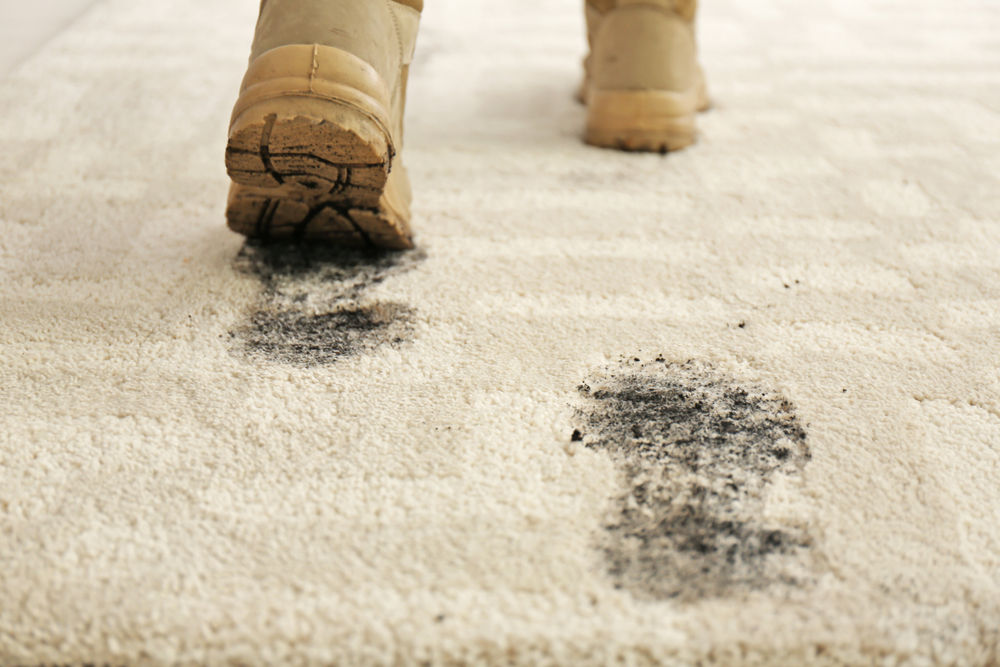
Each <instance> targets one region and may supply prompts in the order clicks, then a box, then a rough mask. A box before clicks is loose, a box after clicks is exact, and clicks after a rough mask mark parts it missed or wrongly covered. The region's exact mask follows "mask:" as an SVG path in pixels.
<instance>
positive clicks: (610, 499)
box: [0, 0, 1000, 667]
mask: <svg viewBox="0 0 1000 667" xmlns="http://www.w3.org/2000/svg"><path fill="white" fill-rule="evenodd" d="M427 4H428V7H427V9H426V11H425V15H424V19H423V26H422V32H421V35H420V38H419V41H418V45H417V58H416V61H415V62H414V65H413V68H412V74H411V76H412V78H411V81H410V85H409V91H410V100H409V109H408V114H409V115H408V121H407V130H406V141H407V144H406V148H405V150H404V151H403V153H402V155H403V159H404V161H405V162H406V164H407V167H408V169H409V171H410V174H411V176H412V179H413V182H414V189H415V193H416V198H415V203H414V211H415V220H414V226H415V229H416V231H417V235H418V236H417V242H418V245H419V249H418V250H417V251H414V252H411V253H404V254H398V255H382V256H371V255H366V254H364V253H361V254H359V253H351V252H344V251H336V250H329V249H322V248H295V247H285V246H275V245H253V244H245V243H244V241H243V239H241V238H239V237H237V236H236V235H234V234H232V233H230V232H229V231H228V230H227V229H226V228H225V225H224V200H225V194H226V188H227V183H228V181H227V178H226V174H225V170H224V165H223V159H222V158H223V151H224V146H225V140H226V123H227V120H228V117H229V111H230V108H231V105H232V103H233V102H234V100H235V96H236V93H237V88H238V85H239V81H240V79H241V77H242V74H243V70H244V68H245V65H246V55H247V53H248V50H249V40H250V37H251V35H252V31H253V21H254V18H255V11H256V3H253V2H251V1H249V0H105V1H104V2H102V3H100V4H98V5H97V6H95V7H94V8H93V9H92V10H91V11H89V12H88V13H87V14H86V15H85V16H83V17H82V18H81V19H80V20H78V21H77V22H76V23H75V24H74V25H73V26H72V27H71V28H70V29H68V30H67V31H66V32H65V33H63V34H61V35H60V36H59V37H58V38H57V39H55V40H54V41H53V42H51V43H50V44H48V45H47V46H46V47H45V48H44V49H43V50H42V51H41V52H39V53H38V54H37V55H36V56H34V57H33V58H32V59H31V60H29V61H28V62H26V63H25V64H24V65H23V66H21V67H20V68H19V69H18V70H17V71H16V72H14V73H13V74H12V75H11V76H9V77H7V78H5V79H4V80H2V81H0V252H2V262H0V309H2V317H0V344H2V347H0V406H2V410H0V425H2V426H0V665H2V666H4V667H14V666H21V667H36V666H41V665H57V664H58V665H83V664H108V665H116V666H117V665H121V666H127V667H132V666H140V665H150V666H153V665H156V666H166V665H211V666H216V665H246V666H253V665H273V664H287V665H316V666H330V665H340V666H343V667H368V666H371V667H388V666H400V667H402V666H409V665H413V666H416V665H420V666H425V665H426V666H428V667H430V666H434V667H437V666H444V665H497V666H499V665H504V666H511V667H513V666H515V665H525V666H527V665H550V666H552V667H570V666H572V667H586V666H589V665H595V666H596V665H848V664H849V665H886V666H889V665H892V666H902V665H908V666H914V667H916V666H923V665H980V666H984V667H985V666H990V665H996V664H998V659H1000V657H998V642H1000V631H998V628H1000V494H998V493H997V489H998V488H1000V370H998V369H1000V364H998V363H997V360H998V359H1000V196H998V193H1000V41H998V35H1000V8H998V6H997V4H996V3H994V2H990V1H987V0H958V1H956V2H951V3H942V2H931V1H930V0H909V1H907V2H901V1H899V0H867V1H861V0H837V1H834V0H755V1H754V2H736V1H735V0H707V1H706V2H704V3H703V5H704V7H703V10H702V11H703V13H702V16H701V18H700V26H699V30H700V39H701V51H702V56H703V60H704V65H705V68H706V71H707V73H708V79H709V85H710V91H711V93H712V95H713V98H714V100H715V108H714V109H713V110H711V111H710V112H708V113H707V114H705V115H703V116H701V117H700V119H699V125H700V129H701V136H700V139H699V142H698V143H697V144H696V145H695V146H693V147H692V148H690V149H688V150H685V151H683V152H680V153H676V154H670V155H667V156H660V155H634V154H624V153H619V152H615V151H608V150H600V149H595V148H590V147H587V146H584V145H583V144H582V143H581V141H580V135H581V134H582V125H583V120H584V112H583V109H582V108H581V107H580V106H579V105H578V104H577V103H576V102H575V101H574V99H573V94H574V89H575V87H576V85H577V84H578V81H579V77H580V60H581V58H582V56H583V55H584V40H583V20H582V15H581V14H582V13H581V11H580V9H581V8H580V7H579V4H580V3H579V2H577V0H532V1H531V2H527V1H523V0H511V1H509V2H503V3H487V2H485V1H481V0H428V3H427Z"/></svg>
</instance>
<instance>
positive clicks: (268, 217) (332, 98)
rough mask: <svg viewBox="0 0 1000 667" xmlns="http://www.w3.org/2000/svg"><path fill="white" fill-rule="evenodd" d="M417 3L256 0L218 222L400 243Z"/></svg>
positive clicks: (271, 232)
mask: <svg viewBox="0 0 1000 667" xmlns="http://www.w3.org/2000/svg"><path fill="white" fill-rule="evenodd" d="M422 8H423V0H262V2H261V8H260V18H259V19H258V21H257V31H256V34H255V36H254V42H253V47H252V51H251V56H250V67H249V69H248V70H247V73H246V76H245V77H244V79H243V85H242V87H241V89H240V96H239V99H238V100H237V102H236V107H235V108H234V109H233V115H232V120H231V122H230V127H229V145H228V147H227V148H226V168H227V170H228V172H229V176H230V178H232V180H233V181H234V183H233V185H232V187H231V188H230V192H229V203H228V207H227V210H226V217H227V220H228V223H229V227H230V228H231V229H233V230H234V231H237V232H239V233H241V234H244V235H246V236H248V237H251V238H298V239H305V238H309V239H318V240H324V241H332V242H335V243H344V244H349V245H358V246H369V247H380V248H397V249H402V248H410V247H413V242H412V239H411V233H410V224H409V223H410V185H409V181H408V179H407V177H406V172H405V171H404V170H403V168H402V165H401V164H400V163H399V158H398V152H399V150H400V149H401V147H402V137H403V107H404V104H405V98H406V78H407V73H408V69H409V64H410V60H411V58H412V56H413V49H414V45H415V43H416V37H417V27H418V24H419V21H420V11H421V9H422Z"/></svg>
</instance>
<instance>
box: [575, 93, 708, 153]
mask: <svg viewBox="0 0 1000 667" xmlns="http://www.w3.org/2000/svg"><path fill="white" fill-rule="evenodd" d="M586 103H587V128H586V133H585V135H584V141H586V142H587V143H588V144H590V145H592V146H599V147H602V148H617V149H619V150H626V151H648V152H658V153H666V152H668V151H676V150H680V149H682V148H685V147H687V146H690V145H691V144H693V143H694V142H695V139H696V138H697V129H696V126H695V115H696V113H697V112H698V111H704V110H706V109H708V108H709V106H710V102H709V99H708V95H707V93H706V92H705V90H704V88H703V87H702V88H698V89H695V90H692V91H689V92H687V93H675V92H670V91H662V90H593V89H591V90H589V91H587V93H586Z"/></svg>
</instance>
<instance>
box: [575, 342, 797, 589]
mask: <svg viewBox="0 0 1000 667" xmlns="http://www.w3.org/2000/svg"><path fill="white" fill-rule="evenodd" d="M579 389H580V392H581V394H582V395H583V396H584V397H585V403H584V405H583V407H582V408H581V409H580V410H579V411H578V413H577V424H576V426H577V430H576V432H575V433H574V438H573V439H574V440H576V439H578V438H577V434H580V437H579V439H582V440H583V443H584V445H585V446H586V447H588V448H591V449H595V450H599V451H604V452H607V453H608V454H609V455H610V456H611V457H612V458H613V459H614V460H615V461H616V462H617V463H618V464H619V466H620V469H621V470H622V473H623V479H624V482H625V488H624V489H623V492H622V493H621V495H620V496H618V497H617V498H616V501H615V503H614V508H613V511H612V513H611V515H610V516H609V519H608V521H607V523H606V525H605V528H606V531H605V532H604V534H603V536H602V537H601V542H600V546H601V549H602V550H603V551H604V554H605V556H606V559H607V564H608V571H609V573H610V575H611V577H612V578H613V579H614V581H615V585H616V586H617V587H619V588H624V589H627V590H629V591H631V592H632V593H633V594H635V595H636V596H638V597H642V598H645V599H660V600H662V599H678V600H681V601H685V602H690V601H695V600H699V599H704V598H709V597H723V596H731V595H737V594H741V593H745V592H747V591H750V590H755V589H760V588H764V587H767V586H770V585H772V584H774V583H778V582H783V583H786V584H796V583H798V582H797V580H796V575H795V574H793V572H799V571H801V567H799V566H798V564H797V563H794V562H792V563H791V567H790V566H789V565H790V561H795V560H796V555H797V554H799V553H800V552H801V551H802V550H803V549H806V548H808V546H809V539H808V536H807V535H805V534H804V533H803V532H802V531H800V530H797V529H795V528H792V527H788V526H779V525H770V524H766V523H765V521H764V520H763V518H762V516H763V510H764V506H765V502H766V497H767V491H768V487H769V484H770V482H771V481H772V479H773V477H774V476H775V475H776V474H779V473H780V474H784V475H796V474H798V473H799V472H801V470H802V468H803V467H804V466H805V465H806V463H807V462H808V461H809V458H810V454H809V449H808V447H807V445H806V433H805V430H804V429H803V428H802V426H801V425H800V423H799V421H798V419H797V418H796V416H795V413H794V407H793V406H792V404H791V403H790V402H789V401H787V400H785V399H784V398H783V397H782V396H781V395H779V394H777V393H776V392H774V391H770V390H768V389H766V388H763V387H760V386H756V385H753V384H747V383H744V382H741V381H738V380H736V379H735V378H732V377H731V376H729V375H727V374H726V373H723V372H721V371H718V370H715V369H714V368H713V367H711V366H709V365H707V364H704V363H700V362H696V361H689V362H686V363H668V362H666V361H665V360H663V358H662V357H659V358H657V360H656V361H655V362H652V363H642V362H637V361H634V360H631V361H626V362H624V363H622V364H620V365H617V366H613V367H611V368H609V369H608V370H606V371H605V372H602V373H599V374H596V375H595V376H593V377H591V378H588V379H587V380H586V382H584V383H583V384H582V385H581V386H580V388H579Z"/></svg>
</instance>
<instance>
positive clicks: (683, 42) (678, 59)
mask: <svg viewBox="0 0 1000 667" xmlns="http://www.w3.org/2000/svg"><path fill="white" fill-rule="evenodd" d="M697 5H698V0H586V12H587V32H588V39H589V42H590V55H589V56H587V60H586V62H585V68H586V78H585V81H584V84H583V88H582V90H581V97H582V98H583V101H584V102H586V104H587V129H586V135H585V139H586V141H587V143H588V144H593V145H595V146H606V147H609V148H620V149H623V150H631V151H659V152H666V151H672V150H677V149H679V148H684V147H685V146H687V145H689V144H691V143H692V142H693V141H694V140H695V113H696V112H698V111H703V110H705V109H707V108H708V107H709V99H708V94H707V92H706V88H705V77H704V75H703V74H702V71H701V68H700V67H699V65H698V59H697V47H696V45H695V36H694V19H695V13H696V10H697Z"/></svg>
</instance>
